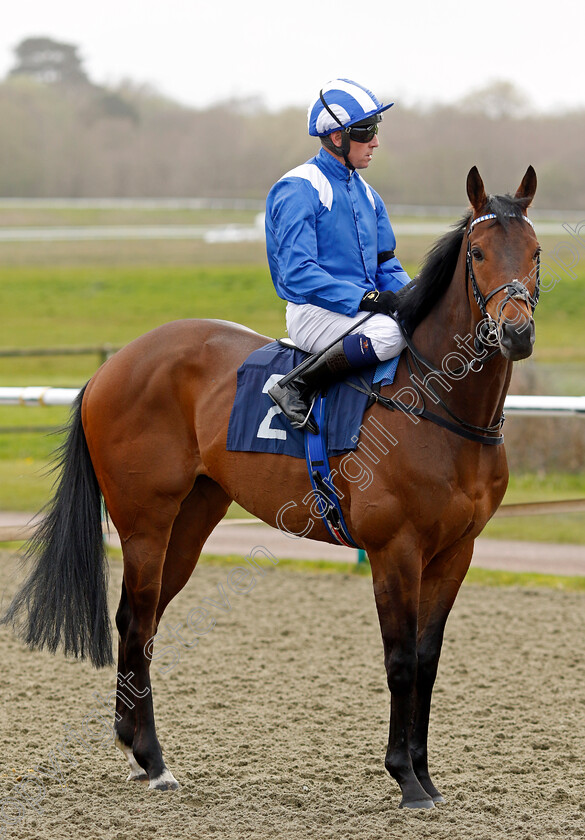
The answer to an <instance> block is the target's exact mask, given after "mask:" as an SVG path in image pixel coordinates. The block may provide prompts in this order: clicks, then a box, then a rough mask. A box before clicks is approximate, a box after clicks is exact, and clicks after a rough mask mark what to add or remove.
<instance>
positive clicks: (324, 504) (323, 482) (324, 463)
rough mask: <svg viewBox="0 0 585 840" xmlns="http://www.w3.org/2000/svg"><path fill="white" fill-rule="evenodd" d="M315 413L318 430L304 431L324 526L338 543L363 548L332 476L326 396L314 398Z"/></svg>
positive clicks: (309, 463)
mask: <svg viewBox="0 0 585 840" xmlns="http://www.w3.org/2000/svg"><path fill="white" fill-rule="evenodd" d="M313 415H314V417H315V418H316V420H317V424H318V426H319V434H318V435H314V434H311V432H307V431H305V456H306V459H307V469H308V471H309V478H310V480H311V486H312V487H313V490H314V491H315V500H316V506H317V509H318V512H319V514H320V516H321V519H322V520H323V523H324V525H325V527H326V528H327V530H328V531H329V533H330V534H331V536H332V537H333V539H334V540H335V541H336V542H338V543H339V545H345V546H347V547H348V548H360V546H358V545H357V544H356V543H355V542H354V541H353V539H352V538H351V535H350V533H349V530H348V528H347V525H346V524H345V520H344V518H343V513H342V512H341V506H340V504H339V498H338V497H337V493H336V492H335V488H334V486H333V482H332V479H331V469H330V467H329V459H328V458H327V447H326V445H325V441H324V440H323V434H324V432H323V430H324V428H325V422H324V417H325V398H324V397H323V396H319V397H317V399H316V400H315V405H314V406H313Z"/></svg>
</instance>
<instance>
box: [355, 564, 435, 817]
mask: <svg viewBox="0 0 585 840" xmlns="http://www.w3.org/2000/svg"><path fill="white" fill-rule="evenodd" d="M368 555H369V557H370V561H371V564H372V573H373V578H374V594H375V597H376V608H377V610H378V618H379V620H380V629H381V631H382V641H383V644H384V663H385V666H386V674H387V678H388V688H389V689H390V696H391V703H390V734H389V737H388V749H387V752H386V761H385V765H386V769H387V770H388V772H389V773H390V775H391V776H392V777H393V778H394V779H396V781H397V782H398V784H399V785H400V789H401V791H402V801H401V803H400V807H401V808H403V807H406V808H432V807H433V800H432V797H431V796H429V794H428V793H427V792H426V791H425V790H424V788H423V787H422V785H421V784H420V782H419V780H418V779H417V777H416V774H415V772H414V769H413V766H412V758H411V754H410V741H409V739H410V728H411V723H412V715H413V696H414V687H415V682H416V670H417V656H416V645H417V622H418V603H419V589H420V566H418V565H417V564H416V563H415V562H412V561H411V560H405V561H404V563H403V564H401V562H400V560H399V559H398V558H397V556H396V553H393V554H392V556H390V555H389V554H388V552H385V553H384V556H382V555H381V553H380V552H378V553H376V552H371V551H368Z"/></svg>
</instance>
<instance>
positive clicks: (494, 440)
mask: <svg viewBox="0 0 585 840" xmlns="http://www.w3.org/2000/svg"><path fill="white" fill-rule="evenodd" d="M510 217H511V218H518V217H517V216H515V215H514V214H510ZM497 218H498V217H497V216H496V214H495V213H487V214H486V215H485V216H479V217H478V218H477V219H474V220H473V221H472V222H471V224H470V226H469V228H468V230H467V254H466V268H465V284H466V287H467V284H468V282H469V283H470V284H471V289H472V292H473V296H474V298H475V301H476V303H477V305H478V307H479V309H480V312H481V314H482V316H483V318H484V323H485V324H486V326H487V331H486V335H485V343H488V342H489V343H491V346H492V347H493V344H494V343H495V341H494V335H495V338H497V336H498V333H499V328H500V317H498V320H497V321H496V320H495V319H494V318H492V316H491V315H490V314H489V313H488V311H487V304H488V302H489V301H490V300H491V298H492V297H493V296H494V295H496V294H497V293H498V292H501V291H503V290H505V292H506V295H505V297H504V299H503V301H502V303H501V307H500V313H501V312H502V311H503V309H504V306H505V304H506V303H507V302H508V301H510V300H522V301H524V302H525V303H527V304H529V305H530V307H531V309H532V312H534V309H535V307H536V304H537V303H538V298H539V294H540V256H539V255H538V256H537V265H536V284H535V289H534V295H531V294H530V293H529V292H528V289H527V288H526V286H524V284H523V283H521V282H520V280H518V279H517V278H514V279H513V280H510V281H508V282H507V283H502V285H501V286H498V287H497V288H496V289H492V291H491V292H489V294H487V295H484V294H483V293H482V291H481V289H480V288H479V286H478V284H477V280H476V278H475V273H474V271H473V258H472V256H471V241H470V236H471V232H472V230H473V228H474V227H475V225H477V224H479V223H480V222H485V221H488V220H491V219H497ZM522 218H523V219H524V221H526V222H528V224H529V225H530V226H531V227H532V228H533V229H534V225H533V224H532V222H531V221H530V219H529V218H528V217H527V216H524V215H523V216H522ZM392 317H393V318H394V320H395V321H396V322H397V323H398V325H399V326H400V328H401V331H402V335H403V337H404V340H405V342H406V346H407V349H408V352H409V355H407V357H406V364H407V367H408V373H409V379H410V381H411V382H412V383H413V386H414V389H415V390H416V392H417V394H418V396H419V398H420V400H421V403H422V405H418V404H417V405H416V406H408V405H406V404H405V403H403V402H401V401H400V400H396V399H393V398H391V397H384V396H382V395H381V394H380V393H377V392H374V391H373V390H371V389H370V391H369V393H370V399H371V400H372V401H375V402H378V403H380V404H381V405H383V406H384V407H385V408H388V409H390V410H391V411H394V410H395V409H400V410H401V411H403V412H405V413H407V414H413V415H415V416H417V417H423V418H425V419H427V420H430V421H431V422H433V423H436V424H437V425H439V426H442V427H443V428H445V429H448V430H449V431H451V432H454V433H455V434H457V435H459V436H460V437H464V438H466V439H467V440H472V441H474V442H475V443H484V444H490V445H492V446H499V445H501V444H502V443H503V442H504V436H503V435H502V434H501V430H502V426H503V424H504V415H503V414H502V416H501V417H500V418H499V419H498V420H497V421H496V422H495V423H494V424H492V425H490V426H476V425H474V424H473V423H469V422H468V421H467V420H464V419H463V418H461V417H459V416H458V415H456V414H455V413H454V412H453V411H451V409H450V408H449V407H448V405H447V404H446V403H445V401H444V400H443V399H442V397H440V396H439V394H437V392H436V390H435V388H434V387H433V386H432V385H431V384H430V378H429V374H432V373H435V374H439V375H441V374H444V371H443V370H440V369H439V368H437V367H436V366H435V365H434V364H432V362H429V361H428V359H425V357H424V356H423V355H422V354H421V353H420V352H419V351H418V350H417V348H416V347H415V346H414V343H413V341H412V337H411V336H410V335H409V334H408V333H407V332H406V330H405V329H404V325H403V324H402V323H401V322H400V318H399V315H398V313H393V314H392ZM482 332H483V331H482ZM483 343H484V342H483V341H482V340H481V339H479V338H478V337H476V341H475V346H476V350H478V352H479V351H481V350H482V349H483ZM499 352H500V349H499V346H498V347H496V348H495V349H493V350H492V351H491V353H489V354H488V355H486V356H484V357H482V358H481V359H480V358H475V359H473V360H471V361H470V362H466V363H465V364H464V365H462V366H461V367H460V368H458V369H457V370H456V371H453V374H454V375H456V377H457V379H461V378H463V377H464V376H466V375H467V374H468V373H469V372H470V371H475V370H476V368H474V367H473V364H474V362H480V364H481V367H483V365H484V364H485V363H486V362H489V361H490V360H491V359H493V358H494V357H495V356H497V355H498V354H499ZM411 360H412V362H411ZM413 366H414V368H415V369H416V373H418V375H419V376H420V377H421V378H422V380H423V382H424V383H425V388H426V389H427V390H428V391H429V392H430V393H431V394H432V395H433V398H434V399H435V401H436V402H437V404H438V405H440V406H441V408H442V409H443V411H445V413H446V414H447V415H448V417H450V418H451V419H450V420H449V419H447V418H445V417H441V416H440V415H438V414H434V413H433V412H431V411H429V410H428V409H427V407H426V405H425V400H424V395H423V394H422V393H421V389H420V388H419V386H418V384H417V380H416V376H415V370H413ZM423 368H426V369H427V373H426V374H425V371H424V369H423ZM347 384H348V385H351V384H352V383H351V382H349V381H348V382H347ZM352 387H356V386H355V385H352ZM357 390H361V389H360V388H357Z"/></svg>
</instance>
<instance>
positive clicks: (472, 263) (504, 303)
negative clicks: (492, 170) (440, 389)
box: [467, 166, 540, 362]
mask: <svg viewBox="0 0 585 840" xmlns="http://www.w3.org/2000/svg"><path fill="white" fill-rule="evenodd" d="M535 192H536V172H535V171H534V169H533V168H532V166H529V167H528V169H527V170H526V174H525V175H524V178H523V179H522V183H521V184H520V186H519V187H518V190H517V192H516V195H515V196H514V197H512V196H489V197H488V196H487V195H486V193H485V189H484V185H483V181H482V179H481V176H480V174H479V172H478V170H477V167H475V166H474V167H473V168H472V169H471V170H470V172H469V175H468V176H467V195H468V196H469V200H470V202H471V205H472V207H473V213H472V215H471V217H470V221H469V226H468V228H467V275H468V279H469V285H470V290H471V292H472V293H473V296H474V298H475V305H476V306H477V307H478V308H479V311H480V313H481V319H482V323H481V334H482V335H483V336H484V337H485V340H486V342H489V343H491V344H496V345H499V348H500V350H501V352H502V355H503V356H504V357H505V358H506V359H509V360H510V361H512V362H515V361H517V360H519V359H526V358H527V357H528V356H530V354H531V353H532V346H533V344H534V321H533V318H532V314H533V311H534V307H535V306H536V303H537V301H538V292H539V289H538V268H539V254H540V246H539V244H538V240H537V238H536V234H535V233H534V228H533V226H532V222H530V221H529V219H528V218H527V216H526V214H525V211H526V208H527V207H528V206H529V205H530V203H531V201H532V199H533V197H534V193H535ZM471 303H472V306H473V305H474V304H473V301H472V302H471Z"/></svg>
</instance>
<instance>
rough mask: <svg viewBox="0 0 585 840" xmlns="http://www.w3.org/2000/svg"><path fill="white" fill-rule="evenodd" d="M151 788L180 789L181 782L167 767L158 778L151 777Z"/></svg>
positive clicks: (149, 786)
mask: <svg viewBox="0 0 585 840" xmlns="http://www.w3.org/2000/svg"><path fill="white" fill-rule="evenodd" d="M148 789H149V790H178V789H179V783H178V781H177V780H176V779H175V777H174V776H173V774H172V773H171V771H170V770H167V769H166V767H165V769H164V770H163V772H162V773H161V774H160V776H157V777H156V779H151V780H150V784H149V785H148Z"/></svg>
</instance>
